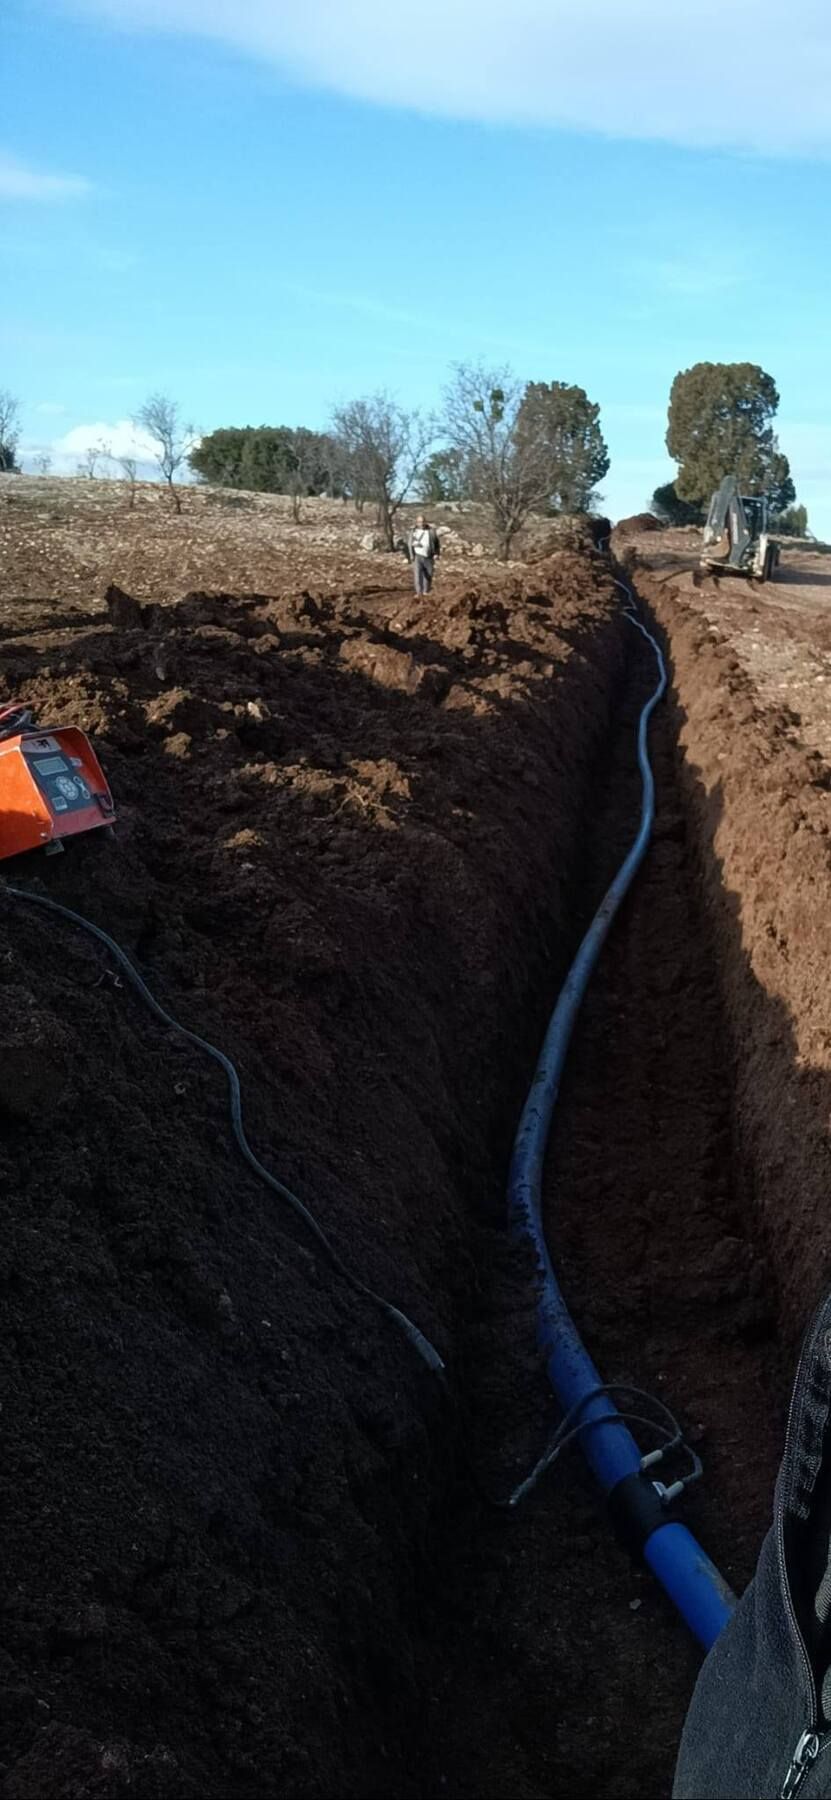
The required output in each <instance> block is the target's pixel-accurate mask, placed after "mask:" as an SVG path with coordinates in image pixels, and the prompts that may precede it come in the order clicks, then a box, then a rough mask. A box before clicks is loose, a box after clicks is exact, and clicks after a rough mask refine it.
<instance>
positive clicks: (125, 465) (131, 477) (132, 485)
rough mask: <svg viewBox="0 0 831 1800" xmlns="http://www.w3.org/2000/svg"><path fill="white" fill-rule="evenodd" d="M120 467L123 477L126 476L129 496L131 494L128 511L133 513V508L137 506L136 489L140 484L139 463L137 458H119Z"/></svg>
mask: <svg viewBox="0 0 831 1800" xmlns="http://www.w3.org/2000/svg"><path fill="white" fill-rule="evenodd" d="M118 466H119V468H120V470H121V473H122V475H123V476H124V480H125V481H126V482H127V484H128V488H129V494H130V498H129V501H128V510H129V511H130V512H132V510H133V507H134V506H135V504H136V487H137V484H138V462H137V460H136V458H135V456H119V458H118Z"/></svg>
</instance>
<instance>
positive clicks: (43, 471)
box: [35, 450, 52, 475]
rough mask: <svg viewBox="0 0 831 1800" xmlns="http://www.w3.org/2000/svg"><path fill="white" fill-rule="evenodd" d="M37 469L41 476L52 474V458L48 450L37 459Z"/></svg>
mask: <svg viewBox="0 0 831 1800" xmlns="http://www.w3.org/2000/svg"><path fill="white" fill-rule="evenodd" d="M35 468H36V469H37V472H38V474H39V475H48V474H49V473H50V471H51V468H52V458H51V456H50V455H49V452H48V450H42V451H41V453H40V456H36V457H35Z"/></svg>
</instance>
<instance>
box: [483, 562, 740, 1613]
mask: <svg viewBox="0 0 831 1800" xmlns="http://www.w3.org/2000/svg"><path fill="white" fill-rule="evenodd" d="M617 586H618V587H620V588H621V590H622V592H624V593H625V594H626V595H627V597H628V599H629V601H630V602H631V599H632V595H631V593H630V591H629V589H628V588H625V587H624V586H623V584H622V583H621V582H618V583H617ZM626 617H627V618H628V619H629V621H630V623H631V624H632V625H634V626H635V627H636V629H637V630H638V631H640V632H641V633H642V635H643V636H644V637H645V638H646V640H647V642H648V643H649V644H651V645H652V649H653V651H654V653H655V660H656V663H657V666H658V682H657V685H656V687H655V690H654V692H653V693H652V694H651V695H650V698H649V699H648V700H647V702H646V705H645V706H644V708H643V711H642V713H641V716H640V721H639V724H638V762H639V765H640V771H641V778H642V783H643V788H642V802H641V819H640V826H639V829H638V834H637V837H636V838H635V841H634V843H633V845H632V848H631V850H630V851H629V854H628V856H627V857H626V859H625V861H624V862H623V863H622V864H621V867H620V869H619V870H618V873H617V875H616V876H615V878H614V881H613V882H612V885H611V887H610V888H609V891H608V893H607V894H606V897H605V899H604V900H603V902H602V904H601V906H600V908H599V910H598V911H597V913H596V914H595V916H594V918H593V920H592V922H591V925H590V926H589V929H588V931H587V932H586V935H585V937H584V939H583V942H582V944H581V945H580V948H579V950H578V952H577V955H576V957H575V959H574V962H573V963H572V965H571V968H570V969H569V972H568V975H567V976H566V979H565V982H564V984H563V987H562V990H561V992H560V997H559V999H558V1001H557V1005H556V1006H555V1008H554V1012H553V1014H552V1016H551V1020H550V1022H549V1025H548V1030H547V1032H546V1034H545V1041H544V1043H543V1047H542V1050H541V1052H540V1057H539V1061H538V1063H537V1067H536V1070H535V1072H534V1079H533V1081H532V1083H531V1090H530V1093H529V1095H528V1098H527V1100H526V1102H525V1107H524V1109H523V1113H522V1118H521V1119H520V1123H519V1130H518V1132H517V1135H516V1141H515V1143H514V1150H513V1157H512V1159H511V1170H510V1175H509V1180H508V1204H509V1208H510V1213H511V1221H512V1225H513V1227H514V1230H515V1231H516V1233H517V1234H518V1235H521V1236H523V1237H526V1238H530V1239H531V1242H532V1243H533V1245H534V1249H535V1251H536V1256H537V1264H538V1269H539V1274H540V1277H541V1288H540V1298H539V1303H538V1313H537V1323H538V1337H539V1340H540V1343H541V1345H542V1348H543V1350H544V1353H545V1358H546V1367H547V1370H548V1376H549V1380H550V1381H551V1385H552V1387H553V1389H554V1392H555V1393H556V1395H557V1398H558V1400H559V1402H560V1405H561V1407H562V1409H563V1412H564V1413H566V1412H569V1411H570V1410H571V1409H572V1408H573V1407H574V1406H576V1405H578V1404H579V1403H580V1402H581V1401H582V1400H584V1399H585V1396H586V1395H589V1394H591V1395H593V1398H591V1399H585V1404H584V1405H583V1407H582V1409H581V1411H580V1419H581V1423H582V1425H583V1426H584V1427H585V1426H590V1427H591V1428H590V1429H588V1430H587V1429H582V1430H581V1432H580V1443H581V1447H582V1450H583V1454H584V1456H585V1458H586V1461H587V1462H588V1464H589V1466H590V1468H591V1469H592V1471H593V1473H594V1474H595V1476H596V1477H597V1480H598V1482H599V1483H600V1486H601V1488H602V1489H603V1492H604V1494H607V1495H612V1494H613V1493H614V1490H615V1489H616V1488H617V1487H618V1485H619V1483H621V1482H625V1481H627V1478H629V1481H628V1488H627V1490H625V1493H626V1495H627V1498H628V1495H629V1493H630V1492H631V1490H632V1489H633V1488H637V1486H638V1481H639V1479H640V1481H642V1482H644V1483H647V1482H648V1478H647V1476H646V1474H644V1473H642V1469H641V1452H640V1450H639V1448H638V1445H637V1444H636V1442H635V1439H634V1438H633V1436H632V1434H631V1432H630V1431H629V1430H628V1428H627V1426H626V1425H625V1424H624V1423H623V1420H622V1418H621V1417H620V1414H619V1413H617V1409H616V1408H615V1407H614V1405H613V1404H612V1402H611V1400H610V1399H609V1397H608V1394H607V1393H600V1394H597V1393H595V1390H596V1389H597V1388H599V1387H601V1386H602V1379H601V1376H600V1375H599V1374H598V1372H597V1369H596V1368H595V1366H594V1363H593V1362H592V1359H591V1357H590V1356H589V1354H588V1351H587V1350H586V1347H585V1345H584V1344H583V1342H582V1339H581V1337H580V1335H579V1332H578V1331H577V1328H576V1326H575V1324H574V1321H573V1319H572V1317H571V1315H570V1313H569V1311H568V1308H567V1306H566V1303H565V1300H564V1299H563V1296H562V1293H561V1291H560V1286H559V1283H558V1281H557V1277H556V1275H555V1273H554V1267H553V1264H552V1261H551V1257H550V1254H549V1250H548V1245H547V1243H546V1240H545V1232H544V1230H543V1223H542V1175H543V1162H544V1158H545V1151H546V1146H547V1143H548V1136H549V1132H550V1129H551V1120H552V1116H553V1112H554V1107H555V1105H556V1102H557V1096H558V1094H559V1091H560V1081H561V1078H562V1073H563V1067H564V1064H565V1060H566V1056H567V1053H568V1047H569V1044H570V1042H571V1036H572V1032H573V1030H574V1025H575V1022H576V1019H577V1014H578V1012H579V1010H580V1006H581V1004H582V1002H583V998H584V996H585V993H586V989H587V987H588V984H589V980H590V977H591V974H592V971H593V969H594V967H595V964H596V962H597V959H598V957H599V955H600V952H601V950H602V948H603V945H604V943H605V941H606V937H607V935H608V932H609V928H610V926H611V924H612V920H613V919H614V917H615V914H616V912H617V910H618V908H619V906H620V904H621V901H622V900H623V898H624V896H625V894H626V893H627V892H628V890H629V888H630V887H631V884H632V882H633V880H634V877H635V875H636V873H637V870H638V869H639V867H640V865H641V863H642V862H643V859H644V856H645V854H646V850H647V846H648V844H649V839H650V836H651V832H652V823H653V819H654V815H655V782H654V778H653V775H652V768H651V766H650V762H649V749H648V733H649V721H650V718H651V716H652V713H653V712H654V710H655V707H656V706H657V705H658V702H659V700H660V699H661V698H662V696H663V694H664V693H665V691H666V685H667V677H666V667H665V664H664V659H663V656H662V654H661V651H660V649H659V647H658V645H657V643H656V642H655V639H654V638H653V637H652V636H651V635H650V633H649V632H648V631H647V630H646V629H645V627H644V626H643V625H641V624H640V622H639V620H638V619H636V618H635V617H634V614H633V613H632V612H630V611H628V610H627V613H626ZM610 1415H613V1420H612V1422H610ZM593 1420H594V1421H599V1420H604V1421H605V1423H594V1424H592V1423H591V1422H592V1421H593ZM632 1477H635V1481H634V1482H633V1481H632V1480H631V1478H632ZM654 1492H655V1490H654V1489H653V1490H652V1493H653V1494H654ZM649 1498H651V1496H649ZM642 1555H643V1558H644V1561H645V1562H646V1563H647V1564H648V1566H649V1567H650V1568H651V1569H652V1571H653V1574H654V1575H656V1576H657V1579H658V1581H659V1582H660V1583H661V1586H662V1587H663V1588H664V1590H665V1592H666V1593H667V1594H668V1595H669V1598H670V1599H671V1600H672V1602H673V1604H674V1605H675V1606H676V1607H677V1609H678V1611H679V1612H680V1614H681V1616H682V1618H683V1619H684V1621H685V1623H686V1624H687V1625H688V1626H689V1627H690V1630H691V1631H692V1632H693V1633H694V1635H695V1636H696V1637H697V1638H698V1640H699V1642H700V1643H701V1644H703V1645H704V1647H705V1649H709V1648H710V1645H711V1644H712V1643H714V1641H715V1639H716V1638H717V1637H718V1635H719V1632H720V1631H722V1630H723V1628H724V1626H725V1625H726V1624H727V1621H728V1619H729V1617H730V1614H731V1612H732V1611H733V1608H734V1606H735V1604H736V1597H735V1595H734V1594H733V1593H732V1592H731V1590H730V1588H729V1587H728V1585H727V1583H726V1582H725V1581H724V1579H723V1577H722V1576H721V1575H720V1574H719V1572H718V1569H717V1568H716V1567H715V1565H714V1563H712V1562H711V1561H710V1558H709V1557H708V1556H707V1555H706V1554H705V1552H704V1551H703V1550H702V1548H701V1546H700V1544H698V1543H696V1540H695V1538H694V1537H693V1536H692V1533H691V1532H689V1531H688V1530H687V1528H686V1526H685V1525H682V1524H680V1523H679V1522H678V1521H677V1520H674V1519H669V1518H667V1520H666V1522H665V1523H664V1522H659V1523H658V1524H657V1525H656V1527H655V1529H654V1530H652V1531H651V1532H650V1533H649V1535H648V1536H647V1537H646V1538H645V1541H644V1542H643V1546H642Z"/></svg>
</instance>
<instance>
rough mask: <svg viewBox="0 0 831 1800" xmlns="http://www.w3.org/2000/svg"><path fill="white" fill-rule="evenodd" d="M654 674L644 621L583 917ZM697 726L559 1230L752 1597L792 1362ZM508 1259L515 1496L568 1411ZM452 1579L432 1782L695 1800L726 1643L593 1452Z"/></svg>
mask: <svg viewBox="0 0 831 1800" xmlns="http://www.w3.org/2000/svg"><path fill="white" fill-rule="evenodd" d="M654 680H655V675H654V663H653V661H652V659H651V654H650V652H649V651H648V649H646V648H645V647H642V641H641V640H640V639H637V640H636V639H635V636H634V634H633V635H632V638H631V640H630V641H629V643H628V647H627V657H626V665H625V675H624V678H623V680H622V682H621V683H620V686H619V689H618V692H617V694H616V696H615V699H614V706H613V717H614V726H613V730H612V734H611V737H610V740H609V742H608V745H607V747H606V750H605V753H604V755H603V758H602V760H601V764H600V766H599V768H598V771H597V775H596V779H595V782H594V784H593V787H592V791H591V795H590V799H589V801H588V804H587V818H586V830H585V842H584V850H583V857H582V867H581V868H580V870H579V875H578V879H577V881H576V883H575V889H574V892H575V903H574V915H573V917H574V922H575V923H577V922H578V921H579V924H580V927H581V929H582V927H583V926H585V925H586V924H587V923H588V921H589V919H590V917H591V915H592V913H593V911H594V909H595V907H596V906H597V904H598V903H599V901H600V899H601V898H602V896H603V894H604V892H605V890H606V887H607V886H608V883H609V881H610V879H611V877H612V875H613V874H614V872H615V871H616V869H617V868H618V866H619V864H620V863H621V861H622V860H623V857H624V856H625V854H626V851H627V850H628V848H629V846H630V844H631V842H632V840H633V838H634V835H635V832H636V829H637V822H638V816H639V808H640V776H639V772H638V768H637V762H636V755H635V740H636V729H637V719H638V716H639V712H640V709H641V707H642V705H643V703H644V701H645V699H646V697H647V695H648V694H649V692H650V691H651V688H652V686H654ZM676 730H677V719H676V717H675V703H671V704H670V706H669V707H663V708H662V709H660V710H659V712H658V713H657V715H656V716H655V719H654V722H653V728H652V732H651V754H652V762H653V768H654V771H655V776H656V790H657V793H656V799H657V811H656V824H655V831H654V838H653V844H652V847H651V850H650V853H649V856H648V858H647V862H646V864H645V866H644V868H643V870H642V872H641V874H640V876H639V877H638V879H637V882H636V886H635V888H634V890H633V892H632V894H631V895H630V897H629V899H628V900H627V902H626V903H625V905H624V908H623V911H622V913H621V915H620V916H619V918H618V920H617V922H616V924H615V926H614V928H613V931H612V935H611V937H610V939H609V942H608V943H607V946H606V948H605V950H604V952H603V955H602V959H601V963H600V965H599V968H598V970H597V972H596V974H595V977H594V979H593V983H592V987H591V989H590V992H589V995H588V998H587V1001H586V1003H585V1007H584V1011H583V1015H582V1018H581V1021H580V1024H579V1026H578V1030H577V1034H576V1039H575V1042H574V1045H573V1049H572V1054H571V1059H570V1066H569V1070H568V1074H567V1078H566V1081H565V1083H564V1088H563V1092H562V1094H561V1098H560V1102H559V1107H558V1111H557V1113H556V1115H555V1122H554V1128H553V1134H552V1139H551V1144H550V1151H549V1156H548V1162H547V1169H546V1196H545V1205H546V1226H547V1232H548V1239H549V1244H550V1246H551V1249H552V1254H553V1258H554V1262H555V1266H556V1268H557V1270H558V1275H559V1277H560V1279H561V1283H562V1286H563V1288H564V1291H565V1294H566V1297H567V1299H568V1301H569V1304H570V1306H571V1309H572V1312H573V1315H574V1317H575V1319H576V1320H577V1322H578V1323H579V1326H580V1329H581V1331H582V1333H583V1335H584V1338H585V1340H586V1343H587V1345H588V1348H589V1350H590V1352H591V1354H592V1356H593V1358H594V1360H595V1362H596V1363H597V1365H598V1366H599V1368H600V1370H601V1373H602V1374H603V1375H604V1376H605V1378H606V1379H608V1380H611V1381H629V1382H632V1383H634V1384H635V1385H637V1386H638V1387H641V1388H646V1389H648V1390H649V1391H650V1392H652V1393H654V1394H656V1395H658V1396H659V1397H660V1398H661V1399H662V1400H663V1401H664V1402H666V1403H667V1404H668V1405H669V1406H670V1407H671V1409H672V1410H673V1411H674V1412H675V1413H676V1414H677V1416H678V1418H679V1420H680V1421H681V1422H682V1423H683V1425H684V1427H685V1431H686V1433H687V1436H688V1439H689V1441H690V1442H691V1443H693V1444H694V1445H695V1447H696V1449H697V1450H698V1452H699V1454H700V1455H701V1457H702V1460H703V1462H704V1468H705V1476H704V1480H703V1482H702V1484H701V1486H700V1488H699V1489H698V1490H695V1489H694V1490H692V1491H691V1492H690V1494H689V1497H688V1499H687V1501H686V1502H685V1504H684V1506H683V1510H682V1514H681V1516H683V1517H684V1518H685V1520H686V1522H687V1523H688V1524H689V1525H690V1526H691V1528H692V1529H693V1530H694V1531H695V1532H696V1534H697V1535H698V1537H699V1540H700V1541H701V1542H703V1543H704V1545H705V1547H706V1548H707V1549H708V1551H709V1552H710V1554H711V1556H712V1557H713V1558H714V1560H715V1561H716V1562H717V1564H718V1565H719V1567H720V1568H721V1570H722V1572H723V1574H724V1575H725V1576H726V1577H727V1579H728V1580H729V1582H730V1583H731V1584H732V1585H733V1586H734V1587H735V1588H736V1589H738V1590H739V1591H740V1590H741V1588H742V1586H743V1585H744V1584H745V1583H746V1581H747V1579H748V1578H749V1576H750V1574H751V1572H752V1568H753V1565H754V1561H755V1556H756V1553H757V1551H758V1546H759V1543H760V1541H761V1537H762V1535H763V1532H764V1530H765V1528H766V1524H767V1521H768V1516H769V1510H770V1502H771V1490H772V1483H773V1478H774V1475H775V1468H776V1461H777V1455H778V1449H779V1445H780V1442H781V1423H782V1420H781V1414H782V1403H783V1397H784V1385H783V1370H782V1367H781V1360H780V1356H779V1353H778V1348H777V1341H776V1340H777V1328H776V1318H777V1311H776V1297H775V1292H774V1285H773V1280H772V1276H771V1272H770V1270H769V1267H768V1264H767V1262H766V1259H765V1256H764V1255H763V1254H762V1253H761V1252H760V1250H759V1248H758V1242H757V1238H758V1223H757V1221H756V1220H755V1218H754V1209H753V1194H752V1183H751V1181H750V1180H749V1179H748V1177H747V1173H746V1171H745V1172H743V1166H742V1158H741V1154H740V1152H739V1149H738V1145H737V1141H736V1119H735V1114H734V1107H733V1086H732V1071H733V1051H732V1047H731V1044H730V1040H729V1031H728V1025H727V1020H726V1017H725V1009H724V1002H723V995H722V990H721V985H720V980H719V956H718V950H717V946H716V943H715V941H714V933H713V928H712V923H711V919H710V917H709V915H708V911H707V908H706V904H705V899H704V895H703V892H702V885H701V868H700V863H701V858H700V850H699V845H698V844H697V842H696V836H695V831H694V828H693V826H692V823H691V820H690V817H689V812H688V807H687V803H686V800H685V796H684V793H683V788H682V785H681V782H680V780H679V768H678V746H677V739H676ZM491 1269H492V1274H493V1280H492V1284H491V1288H490V1293H489V1299H490V1306H489V1308H488V1309H487V1310H486V1311H485V1312H483V1316H482V1318H481V1320H480V1321H479V1323H478V1327H477V1332H476V1336H475V1340H474V1343H473V1345H472V1348H471V1353H470V1358H469V1364H468V1375H469V1380H470V1392H471V1394H472V1396H473V1400H472V1410H473V1418H472V1422H471V1427H470V1430H471V1441H472V1443H473V1446H474V1448H473V1452H472V1456H473V1462H474V1466H475V1468H476V1470H477V1473H478V1476H479V1479H480V1481H481V1483H482V1485H483V1486H484V1487H485V1488H486V1489H488V1490H489V1491H490V1492H491V1493H493V1494H496V1493H498V1492H501V1493H503V1494H504V1493H505V1492H506V1491H507V1490H508V1488H509V1487H510V1486H511V1485H512V1482H513V1481H514V1480H515V1479H516V1478H517V1476H518V1475H519V1474H523V1473H525V1472H526V1470H527V1469H528V1468H529V1467H530V1466H531V1465H532V1464H533V1462H534V1461H535V1460H536V1457H537V1455H538V1453H539V1451H540V1450H541V1448H542V1447H543V1446H544V1444H545V1442H546V1439H547V1437H549V1436H550V1435H551V1432H552V1430H553V1427H554V1424H555V1423H556V1416H557V1415H556V1412H555V1410H554V1407H553V1404H552V1402H551V1399H550V1396H546V1393H545V1390H544V1387H543V1384H542V1383H541V1382H540V1381H539V1380H537V1381H536V1382H534V1383H531V1384H529V1381H528V1369H527V1364H526V1363H524V1362H523V1355H524V1354H527V1347H528V1340H529V1334H530V1333H531V1332H532V1330H533V1320H532V1318H531V1316H530V1314H529V1311H528V1307H527V1296H526V1295H517V1293H516V1286H515V1281H516V1278H515V1274H513V1276H512V1274H511V1272H508V1274H507V1281H506V1270H505V1260H504V1249H503V1248H502V1247H500V1248H499V1249H497V1250H496V1251H495V1253H494V1254H493V1257H492V1262H491ZM512 1279H513V1282H514V1294H513V1302H512V1297H511V1283H512ZM532 1396H533V1397H532ZM640 1436H641V1438H642V1439H643V1441H644V1448H646V1447H651V1442H652V1441H651V1440H650V1441H649V1442H648V1443H647V1434H644V1433H643V1432H641V1433H640ZM447 1579H448V1584H449V1591H450V1594H451V1596H452V1598H451V1600H450V1601H449V1603H448V1605H447V1613H446V1623H447V1629H446V1637H445V1640H444V1651H445V1655H444V1660H443V1665H442V1680H441V1682H440V1683H439V1684H437V1685H436V1689H435V1691H434V1693H433V1694H432V1695H431V1700H432V1705H433V1709H434V1710H433V1717H432V1719H431V1722H430V1730H429V1734H427V1735H426V1739H425V1741H427V1742H429V1744H430V1746H431V1749H430V1753H429V1756H428V1772H427V1778H426V1781H425V1784H424V1787H423V1790H422V1791H423V1792H424V1793H425V1794H429V1793H434V1792H447V1793H457V1794H459V1795H465V1796H471V1797H473V1796H475V1795H481V1796H490V1797H493V1800H498V1797H500V1796H503V1795H516V1796H520V1797H522V1800H525V1797H526V1796H527V1797H528V1800H531V1797H536V1796H540V1797H542V1796H548V1795H551V1794H556V1793H560V1792H568V1793H570V1794H579V1795H586V1796H589V1795H596V1794H603V1795H609V1796H636V1795H643V1794H644V1793H647V1794H662V1793H668V1792H669V1789H670V1786H671V1779H672V1768H673V1763H674V1757H675V1753H676V1749H677V1743H678V1738H679V1735H680V1729H681V1724H682V1720H683V1716H684V1711H685V1708H686V1705H687V1702H688V1699H689V1695H690V1692H691V1688H692V1684H693V1682H694V1679H695V1673H696V1670H697V1667H698V1664H699V1661H700V1652H699V1651H698V1650H697V1648H696V1646H695V1644H694V1643H693V1641H692V1639H690V1638H689V1637H688V1635H687V1633H686V1629H685V1627H684V1626H683V1624H682V1623H681V1621H680V1620H679V1618H678V1617H677V1615H676V1614H675V1613H674V1612H673V1611H672V1610H671V1608H670V1606H669V1604H668V1603H667V1602H666V1600H665V1599H664V1598H663V1596H662V1595H661V1594H660V1591H659V1590H658V1589H657V1586H656V1585H655V1583H654V1581H653V1579H652V1577H651V1576H649V1575H648V1574H646V1573H644V1572H642V1571H640V1570H639V1569H637V1568H636V1567H635V1566H634V1565H633V1563H632V1561H631V1559H630V1558H629V1556H628V1555H627V1553H626V1552H625V1551H624V1550H622V1549H621V1548H619V1547H618V1545H617V1544H616V1542H615V1540H614V1538H613V1535H612V1531H611V1528H610V1526H609V1523H608V1521H607V1520H606V1519H605V1518H604V1517H603V1513H602V1507H601V1505H600V1502H599V1500H598V1498H597V1495H596V1492H595V1491H594V1490H593V1488H592V1485H591V1483H590V1478H589V1476H588V1474H587V1473H586V1472H584V1469H583V1466H582V1463H581V1460H580V1458H579V1454H578V1453H577V1452H576V1451H574V1452H572V1454H571V1456H570V1457H568V1458H567V1459H561V1460H560V1461H559V1462H558V1463H557V1464H556V1465H555V1467H554V1469H552V1471H551V1472H550V1473H549V1474H548V1476H546V1477H544V1478H543V1481H542V1483H541V1485H540V1487H539V1488H538V1489H537V1490H536V1492H535V1493H534V1494H533V1495H532V1496H531V1497H530V1498H529V1500H528V1501H527V1502H526V1503H525V1506H524V1509H523V1511H522V1513H521V1515H520V1516H519V1517H517V1516H515V1515H514V1514H511V1515H509V1516H507V1517H505V1516H504V1515H503V1516H500V1515H499V1514H498V1513H495V1512H494V1511H493V1510H491V1509H489V1508H488V1507H487V1505H485V1506H482V1505H481V1504H480V1506H479V1508H478V1510H477V1509H475V1508H474V1510H473V1512H472V1513H468V1514H467V1515H464V1514H463V1516H462V1518H461V1520H460V1525H459V1530H458V1535H457V1538H456V1542H455V1545H454V1546H453V1552H452V1553H451V1555H450V1557H449V1559H448V1571H447Z"/></svg>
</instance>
